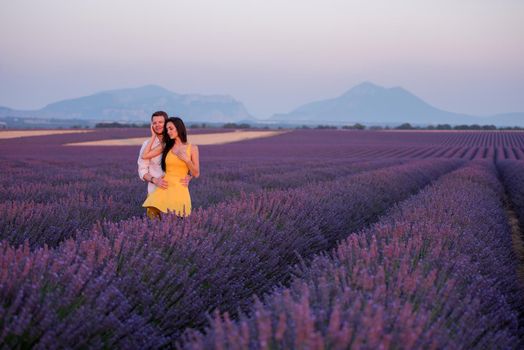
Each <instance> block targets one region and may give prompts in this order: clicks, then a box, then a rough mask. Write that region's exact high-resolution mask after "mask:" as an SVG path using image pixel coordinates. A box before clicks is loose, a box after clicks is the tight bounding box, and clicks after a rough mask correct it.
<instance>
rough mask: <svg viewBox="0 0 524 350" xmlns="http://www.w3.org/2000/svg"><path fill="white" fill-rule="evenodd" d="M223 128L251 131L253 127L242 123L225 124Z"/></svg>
mask: <svg viewBox="0 0 524 350" xmlns="http://www.w3.org/2000/svg"><path fill="white" fill-rule="evenodd" d="M223 128H225V129H249V128H251V125H249V124H246V123H242V124H237V123H225V124H224V126H223Z"/></svg>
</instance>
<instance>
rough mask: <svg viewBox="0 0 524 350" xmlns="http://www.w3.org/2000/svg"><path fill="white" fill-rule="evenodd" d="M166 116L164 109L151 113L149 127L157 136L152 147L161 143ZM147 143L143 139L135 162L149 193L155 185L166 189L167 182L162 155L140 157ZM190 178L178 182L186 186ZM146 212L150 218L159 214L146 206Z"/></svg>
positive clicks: (155, 187) (153, 189)
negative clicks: (147, 157) (149, 157)
mask: <svg viewBox="0 0 524 350" xmlns="http://www.w3.org/2000/svg"><path fill="white" fill-rule="evenodd" d="M167 118H168V116H167V113H166V112H164V111H158V112H155V113H153V115H151V128H152V129H153V131H154V132H155V134H156V136H157V137H156V138H155V142H154V143H153V146H152V147H153V148H155V147H157V146H161V145H162V143H163V133H164V124H165V123H166V120H167ZM148 143H149V140H147V141H145V142H144V143H143V144H142V147H141V148H140V152H139V154H138V161H137V163H138V176H139V177H140V179H141V180H142V181H147V182H148V184H147V193H148V195H149V194H150V193H151V192H153V191H155V190H156V189H157V187H160V188H163V189H167V186H168V185H169V184H168V183H167V181H166V180H164V172H163V171H162V167H161V165H160V162H161V161H162V155H159V156H157V157H155V158H151V159H149V160H147V159H142V154H143V153H144V150H145V149H146V146H147V144H148ZM190 180H191V176H190V175H188V176H186V177H185V178H184V179H182V180H180V182H181V183H182V184H183V185H184V186H188V185H189V181H190ZM146 214H147V216H148V217H150V218H155V217H159V216H160V212H159V211H158V210H157V209H156V208H147V210H146Z"/></svg>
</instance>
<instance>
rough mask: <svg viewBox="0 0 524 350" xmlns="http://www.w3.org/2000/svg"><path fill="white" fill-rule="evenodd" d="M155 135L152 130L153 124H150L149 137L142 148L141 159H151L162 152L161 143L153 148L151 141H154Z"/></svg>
mask: <svg viewBox="0 0 524 350" xmlns="http://www.w3.org/2000/svg"><path fill="white" fill-rule="evenodd" d="M156 137H157V136H156V134H155V132H154V130H153V126H151V139H149V142H148V143H147V145H146V149H145V150H144V153H142V159H151V158H154V157H156V156H158V155H160V154H161V153H162V150H163V147H162V145H159V146H156V147H155V148H153V143H155V138H156Z"/></svg>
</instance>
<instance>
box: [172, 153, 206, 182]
mask: <svg viewBox="0 0 524 350" xmlns="http://www.w3.org/2000/svg"><path fill="white" fill-rule="evenodd" d="M188 147H191V149H190V151H191V152H190V154H189V156H188V155H187V150H183V149H182V148H179V149H178V150H177V151H176V153H175V154H176V156H177V157H178V158H180V159H181V160H183V161H184V163H186V164H187V167H188V168H189V173H190V174H191V176H192V177H198V176H200V162H199V159H198V146H195V145H191V146H188Z"/></svg>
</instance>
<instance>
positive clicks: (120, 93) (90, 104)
mask: <svg viewBox="0 0 524 350" xmlns="http://www.w3.org/2000/svg"><path fill="white" fill-rule="evenodd" d="M157 110H164V111H166V112H167V113H168V114H169V115H179V116H181V117H182V118H183V119H184V121H187V122H194V121H210V122H241V121H249V120H252V119H253V117H252V116H251V115H250V114H249V113H248V111H247V110H246V108H245V107H244V105H243V104H242V103H241V102H239V101H237V100H235V99H234V98H232V97H230V96H223V95H210V96H207V95H196V94H192V95H183V94H177V93H174V92H171V91H169V90H166V89H164V88H162V87H160V86H156V85H147V86H143V87H139V88H131V89H120V90H111V91H104V92H100V93H97V94H94V95H90V96H85V97H79V98H75V99H69V100H63V101H59V102H55V103H51V104H49V105H47V106H45V107H44V108H42V109H40V110H35V111H17V110H12V109H9V108H5V107H3V108H2V107H0V117H22V118H47V119H51V118H53V119H79V120H96V121H124V122H147V121H148V120H149V118H150V116H151V113H153V112H154V111H157Z"/></svg>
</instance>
